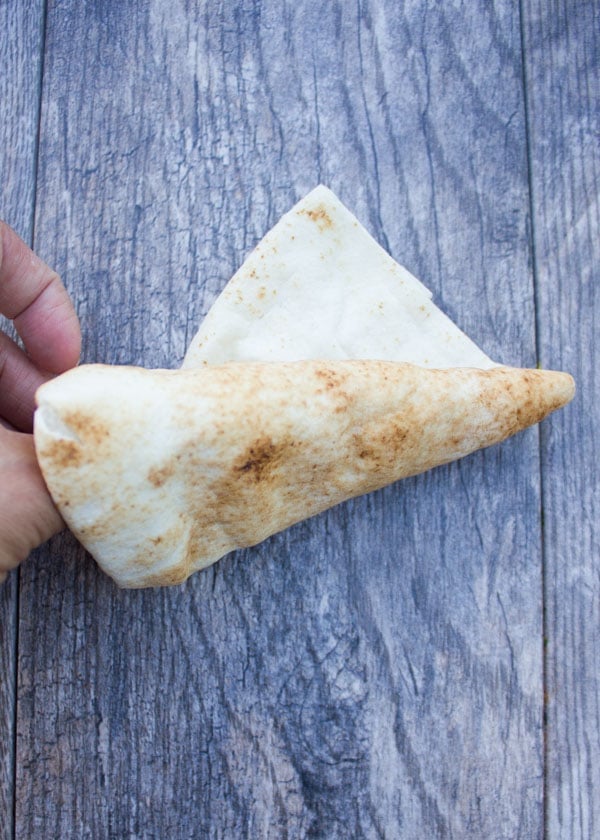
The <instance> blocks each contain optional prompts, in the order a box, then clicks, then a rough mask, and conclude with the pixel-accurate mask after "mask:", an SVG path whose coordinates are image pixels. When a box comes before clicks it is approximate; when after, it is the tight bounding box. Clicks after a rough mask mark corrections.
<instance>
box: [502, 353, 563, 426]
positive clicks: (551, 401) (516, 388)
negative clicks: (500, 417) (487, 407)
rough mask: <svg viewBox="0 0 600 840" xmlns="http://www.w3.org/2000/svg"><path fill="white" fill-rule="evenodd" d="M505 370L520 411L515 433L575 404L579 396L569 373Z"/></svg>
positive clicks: (523, 369) (521, 369)
mask: <svg viewBox="0 0 600 840" xmlns="http://www.w3.org/2000/svg"><path fill="white" fill-rule="evenodd" d="M496 370H502V368H496ZM504 370H505V371H506V373H507V375H508V377H509V379H508V382H507V385H508V392H509V393H510V394H511V398H512V400H513V401H514V404H515V405H516V407H517V409H518V410H517V428H516V429H515V431H519V430H521V429H526V428H527V427H528V426H533V425H534V424H535V423H539V422H540V421H541V420H543V419H544V418H545V417H547V416H548V415H549V414H551V413H552V412H553V411H556V410H557V409H559V408H562V407H563V406H565V405H566V404H567V403H569V402H571V400H572V399H573V397H574V395H575V381H574V379H573V377H572V376H571V375H570V374H568V373H563V372H562V371H556V370H535V369H527V368H504ZM509 383H510V384H509ZM512 433H513V432H511V434H512Z"/></svg>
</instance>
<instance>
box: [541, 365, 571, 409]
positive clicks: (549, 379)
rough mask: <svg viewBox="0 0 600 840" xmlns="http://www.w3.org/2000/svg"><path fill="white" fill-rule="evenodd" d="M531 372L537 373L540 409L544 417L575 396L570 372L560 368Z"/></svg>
mask: <svg viewBox="0 0 600 840" xmlns="http://www.w3.org/2000/svg"><path fill="white" fill-rule="evenodd" d="M531 372H532V373H533V372H535V373H536V374H537V375H538V379H539V385H538V390H539V398H540V409H541V410H542V411H543V416H544V417H545V416H546V415H547V414H550V412H552V411H556V409H558V408H562V407H563V406H564V405H567V403H570V402H571V400H572V399H573V397H574V396H575V380H574V379H573V377H572V376H571V374H570V373H563V371H560V370H536V371H531ZM540 419H541V418H540Z"/></svg>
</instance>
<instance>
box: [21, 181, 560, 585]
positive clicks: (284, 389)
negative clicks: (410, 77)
mask: <svg viewBox="0 0 600 840" xmlns="http://www.w3.org/2000/svg"><path fill="white" fill-rule="evenodd" d="M305 218H306V219H308V221H307V222H306V224H305ZM296 220H299V222H298V224H297V223H296ZM289 224H291V226H292V228H293V229H294V231H295V232H290V229H289ZM320 234H324V237H325V239H326V240H327V243H326V244H322V238H321V236H320ZM330 235H331V237H332V238H330V239H328V238H327V237H329V236H330ZM298 240H299V241H300V246H301V247H300V248H299V250H296V251H294V248H295V245H290V243H296V242H297V241H298ZM350 240H352V241H350ZM288 248H292V251H293V257H292V258H289V257H288V255H287V251H288ZM347 248H350V249H352V248H354V251H353V254H354V257H353V259H351V260H349V261H347V262H346V261H345V259H344V258H343V257H342V256H341V254H342V253H343V252H345V251H346V249H347ZM359 260H360V264H361V266H362V271H363V274H364V276H365V277H368V283H369V284H370V287H371V289H372V290H374V292H373V291H372V292H371V293H367V292H365V291H364V290H363V289H362V287H361V284H360V277H359V276H358V275H357V273H356V271H355V263H356V261H359ZM322 264H325V268H324V269H323V265H322ZM327 266H329V267H327ZM260 272H262V275H261V274H260ZM340 273H343V276H344V278H345V279H344V281H340V279H339V274H340ZM303 278H304V279H303ZM303 282H304V283H305V284H306V286H305V287H304V292H303V291H302V290H303V286H302V283H303ZM323 284H329V287H330V288H329V291H323V289H322V288H321V286H322V285H323ZM345 284H346V285H345ZM345 287H346V289H348V288H350V289H351V290H352V295H354V294H355V293H356V294H357V295H359V296H361V298H360V306H359V307H358V308H354V305H353V303H350V302H349V301H347V300H346V301H344V288H345ZM352 295H351V296H352ZM315 301H317V304H316V305H315ZM380 305H381V306H382V307H383V310H384V314H379V313H380V312H381V310H380ZM330 307H338V312H337V314H335V313H332V312H331V311H330ZM323 309H326V310H327V312H326V313H325V314H322V310H323ZM286 318H287V320H285V319H286ZM281 319H283V321H284V322H285V323H284V326H283V327H282V326H281V324H282V321H281ZM365 322H367V323H368V324H369V327H368V330H367V331H373V332H374V335H373V336H370V337H369V336H365V335H364V332H365V331H364V330H363V329H362V326H361V324H364V323H365ZM298 323H302V324H303V326H302V328H301V329H296V327H297V324H298ZM311 324H312V326H311ZM395 324H396V325H399V330H398V331H397V332H396V333H395V332H394V328H395V327H394V325H395ZM326 325H329V326H328V327H327V329H328V330H329V332H327V331H326ZM306 331H309V332H312V335H313V337H314V341H315V342H316V344H317V349H316V350H315V351H314V353H313V352H311V348H312V341H311V340H310V335H309V340H308V341H307V339H306ZM317 333H318V334H317ZM415 345H418V349H416V350H415ZM355 348H356V349H355ZM365 354H366V356H367V359H363V358H360V357H361V356H364V355H365ZM385 354H389V356H390V357H391V361H390V360H386V359H385V358H380V357H382V356H385ZM315 355H316V357H317V358H316V359H315V358H314V356H315ZM373 357H374V358H373ZM256 358H257V359H258V360H255V359H256ZM573 388H574V386H573V381H572V379H571V377H570V376H568V375H567V374H563V373H555V372H549V371H537V370H520V369H514V368H506V367H501V366H499V365H495V364H494V363H492V362H491V361H490V360H489V359H488V358H487V357H486V356H485V355H484V354H483V353H482V352H481V351H480V350H479V349H478V348H477V347H476V346H475V345H474V344H473V343H472V342H471V341H470V340H469V339H468V338H467V337H466V336H464V335H463V333H461V332H460V330H458V328H457V327H455V326H454V325H453V324H452V323H451V322H450V321H448V319H447V318H446V317H445V316H444V315H442V313H441V312H439V310H437V309H436V308H435V307H434V306H433V304H432V303H431V301H430V298H429V294H428V292H427V291H426V290H425V289H424V287H423V286H421V284H420V283H419V282H418V281H417V280H415V279H414V278H412V277H411V275H409V274H408V273H407V272H405V271H404V269H401V268H400V267H399V266H396V264H395V263H393V261H392V260H391V258H389V257H388V256H387V255H385V253H384V252H382V251H381V249H380V248H379V246H377V245H376V243H374V242H373V240H371V238H370V237H369V236H368V234H367V233H366V231H364V230H363V229H362V228H360V227H359V226H358V223H357V222H356V220H354V218H353V217H352V216H351V215H350V214H349V213H348V211H346V210H345V208H343V206H342V205H341V204H340V203H339V202H338V201H337V199H335V197H334V196H333V195H332V194H331V193H329V192H328V191H326V190H325V189H324V188H318V190H316V191H314V192H313V193H311V194H310V195H309V196H308V197H307V198H306V199H305V200H304V202H301V203H300V205H298V206H297V207H296V208H295V209H294V210H293V211H292V213H291V214H288V216H286V217H284V219H283V220H282V222H280V223H279V225H278V226H276V228H274V230H273V231H272V232H271V233H270V234H268V235H267V237H266V238H265V240H263V242H262V243H261V244H260V246H259V248H258V251H257V252H254V254H253V255H252V256H251V257H250V258H249V260H248V261H247V262H246V264H245V265H244V266H243V267H242V269H241V270H240V272H238V274H237V275H236V276H235V277H234V278H233V279H232V281H231V282H230V284H229V285H228V287H227V288H226V290H225V291H224V292H223V294H222V295H221V297H220V298H219V299H218V301H217V302H216V303H215V305H214V307H213V309H212V310H211V312H210V313H209V316H208V317H207V319H206V321H205V324H204V325H203V327H202V329H201V330H200V333H199V335H198V336H197V337H196V338H195V339H194V341H193V342H192V345H191V347H190V350H189V353H188V355H187V357H186V361H185V369H184V370H179V371H163V370H154V371H153V370H144V369H141V368H132V367H112V366H103V365H88V366H83V367H80V368H77V369H75V370H73V371H69V372H68V373H66V374H63V375H62V376H60V377H58V378H57V379H55V380H52V381H51V382H48V383H46V384H45V385H43V386H42V387H41V388H40V389H39V391H38V394H37V401H38V410H37V412H36V417H35V443H36V451H37V454H38V460H39V463H40V466H41V469H42V472H43V474H44V477H45V479H46V483H47V485H48V488H49V490H50V492H51V494H52V497H53V499H54V501H55V503H56V504H57V506H58V508H59V510H60V512H61V513H62V515H63V517H64V519H65V521H66V522H67V524H68V525H69V526H70V528H71V529H72V530H73V532H74V533H75V535H76V536H77V537H78V538H79V539H80V540H81V542H82V543H83V544H84V545H85V547H86V548H87V549H88V550H89V551H90V552H91V553H92V554H93V556H94V557H95V558H96V560H97V561H98V563H99V564H100V566H101V567H102V568H103V569H104V570H105V571H106V572H107V573H108V574H109V575H111V576H112V577H113V578H114V580H115V581H116V582H117V583H118V584H119V585H121V586H126V587H144V586H161V585H169V584H176V583H180V582H182V581H183V580H185V579H186V578H187V577H188V576H189V575H190V574H191V573H192V572H194V571H196V570H198V569H201V568H204V567H206V566H208V565H210V564H211V563H213V562H215V561H216V560H218V559H219V558H220V557H222V556H223V555H224V554H226V553H228V552H229V551H232V550H234V549H236V548H240V547H243V546H249V545H254V544H256V543H258V542H260V541H261V540H263V539H265V538H266V537H268V536H269V535H271V534H273V533H275V532H276V531H279V530H282V529H283V528H286V527H288V526H289V525H291V524H293V523H294V522H298V521H299V520H301V519H305V518H306V517H309V516H312V515H314V514H316V513H318V512H320V511H322V510H325V509H326V508H328V507H331V506H332V505H335V504H337V503H339V502H341V501H344V500H345V499H348V498H350V497H352V496H356V495H359V494H362V493H367V492H370V491H371V490H374V489H376V488H378V487H382V486H384V485H386V484H389V483H391V482H393V481H396V480H397V479H399V478H403V477H405V476H408V475H413V474H415V473H418V472H422V471H424V470H427V469H430V468H431V467H434V466H436V465H438V464H442V463H445V462H447V461H450V460H453V459H455V458H460V457H462V456H463V455H466V454H467V453H469V452H472V451H474V450H475V449H478V448H480V447H483V446H488V445H490V444H492V443H496V442H498V441H500V440H503V439H504V438H505V437H507V436H508V435H510V434H513V433H515V432H517V431H519V430H520V429H523V428H525V427H526V426H528V425H531V424H532V423H536V422H538V421H539V420H541V419H542V418H543V417H545V416H546V415H547V414H548V413H549V412H550V411H553V410H554V409H556V408H558V407H560V406H562V405H564V404H565V403H566V402H568V401H569V399H571V397H572V395H573Z"/></svg>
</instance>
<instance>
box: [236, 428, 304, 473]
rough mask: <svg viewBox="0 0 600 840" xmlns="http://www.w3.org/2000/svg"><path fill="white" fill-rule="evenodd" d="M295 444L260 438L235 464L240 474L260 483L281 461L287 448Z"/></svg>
mask: <svg viewBox="0 0 600 840" xmlns="http://www.w3.org/2000/svg"><path fill="white" fill-rule="evenodd" d="M290 446H292V447H293V446H294V444H293V442H291V443H278V444H276V443H274V442H273V441H272V440H271V438H268V437H262V438H258V439H257V440H256V441H255V442H254V443H253V444H252V445H251V446H249V447H248V449H247V450H246V451H245V452H244V453H243V454H242V456H241V457H240V458H238V459H237V461H236V462H235V463H234V465H233V471H234V473H235V474H236V475H238V476H247V477H248V478H249V479H250V480H251V481H252V482H255V483H258V482H260V481H264V480H265V479H266V478H268V477H269V476H270V475H271V474H272V472H273V470H274V469H275V468H276V467H277V465H278V464H279V463H281V461H282V458H283V456H284V453H285V452H286V450H288V449H289V448H290Z"/></svg>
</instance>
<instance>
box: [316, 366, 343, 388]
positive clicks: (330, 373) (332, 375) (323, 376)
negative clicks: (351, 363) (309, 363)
mask: <svg viewBox="0 0 600 840" xmlns="http://www.w3.org/2000/svg"><path fill="white" fill-rule="evenodd" d="M315 376H316V377H317V379H320V380H322V382H323V384H324V385H325V387H326V388H327V390H331V389H333V388H339V387H340V386H341V385H342V384H343V379H342V377H341V376H340V375H339V373H337V372H336V371H334V370H333V369H332V368H329V367H323V368H317V369H316V370H315Z"/></svg>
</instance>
